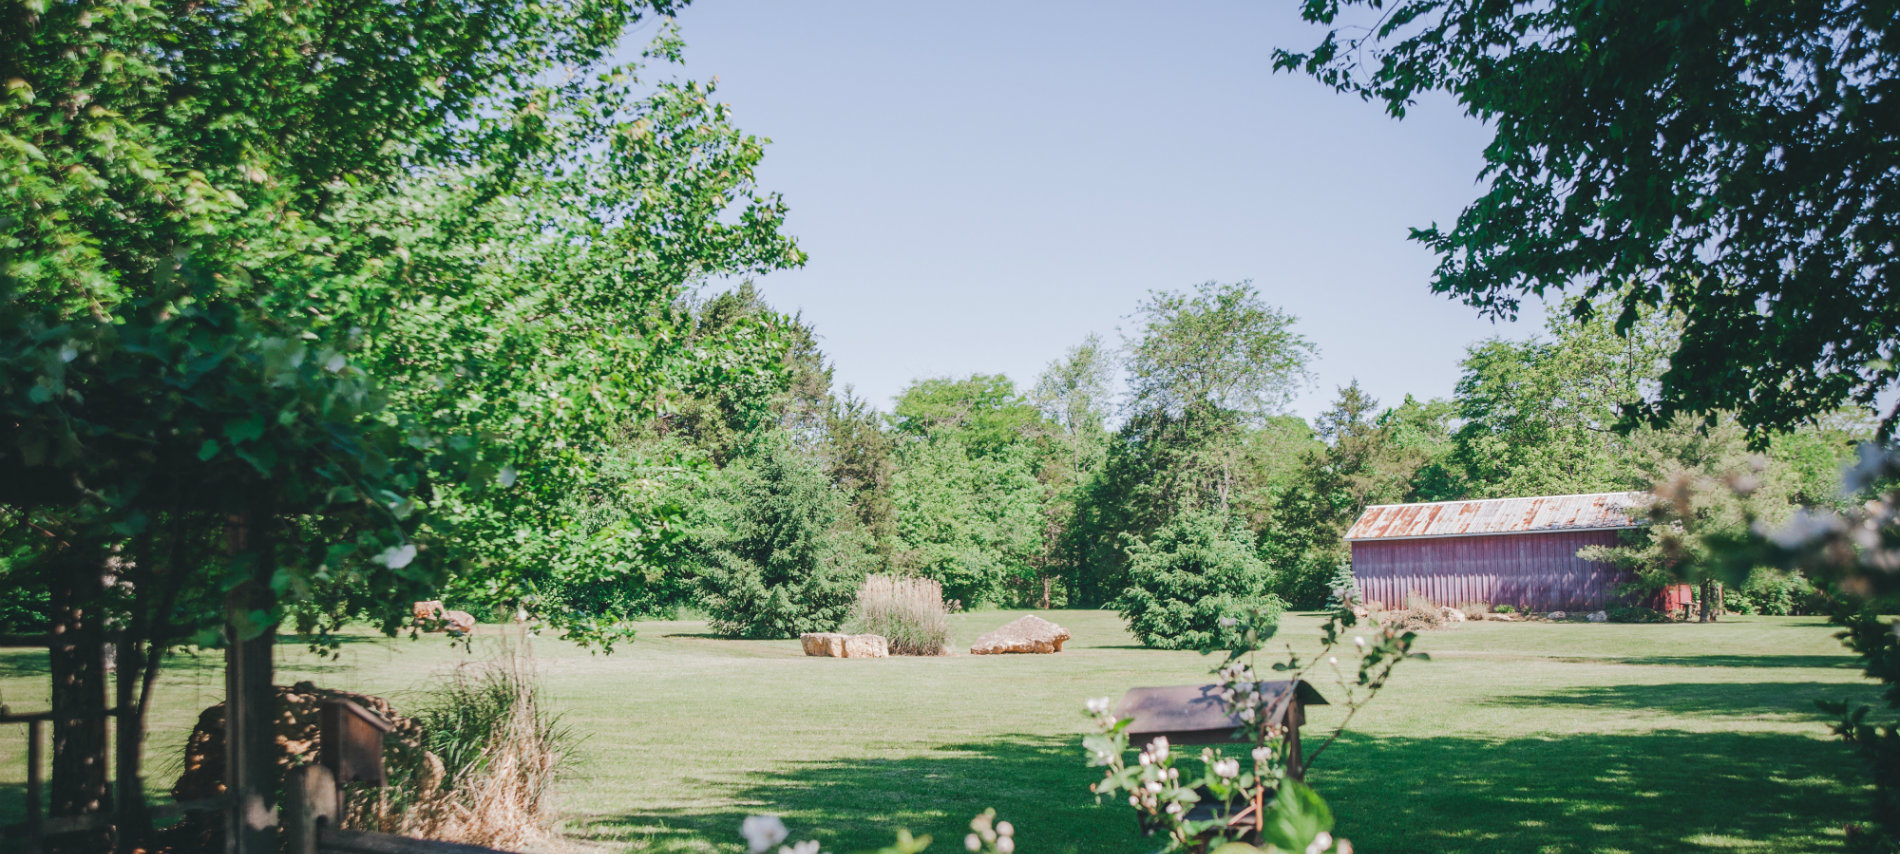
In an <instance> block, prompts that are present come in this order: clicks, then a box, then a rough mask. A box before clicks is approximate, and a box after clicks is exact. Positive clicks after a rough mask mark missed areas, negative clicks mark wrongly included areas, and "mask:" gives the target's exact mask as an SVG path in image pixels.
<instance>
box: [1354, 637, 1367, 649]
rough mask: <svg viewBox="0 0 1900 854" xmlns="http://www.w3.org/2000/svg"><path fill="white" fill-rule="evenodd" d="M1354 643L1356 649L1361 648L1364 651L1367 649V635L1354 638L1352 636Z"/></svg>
mask: <svg viewBox="0 0 1900 854" xmlns="http://www.w3.org/2000/svg"><path fill="white" fill-rule="evenodd" d="M1352 643H1353V646H1356V647H1359V648H1360V649H1362V650H1363V649H1365V648H1366V637H1365V635H1353V636H1352Z"/></svg>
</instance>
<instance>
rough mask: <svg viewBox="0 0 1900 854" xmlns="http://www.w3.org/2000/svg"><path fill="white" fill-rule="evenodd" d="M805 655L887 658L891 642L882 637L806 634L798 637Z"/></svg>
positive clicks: (820, 633) (821, 633) (825, 633)
mask: <svg viewBox="0 0 1900 854" xmlns="http://www.w3.org/2000/svg"><path fill="white" fill-rule="evenodd" d="M798 641H799V643H801V644H803V645H804V647H805V654H806V655H817V656H824V657H827V658H888V657H889V656H890V654H891V642H890V641H888V640H886V639H885V638H884V636H883V635H847V634H841V633H839V632H807V633H805V634H802V635H799V636H798Z"/></svg>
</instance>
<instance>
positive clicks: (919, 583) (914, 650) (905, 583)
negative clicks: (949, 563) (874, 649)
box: [848, 575, 950, 655]
mask: <svg viewBox="0 0 1900 854" xmlns="http://www.w3.org/2000/svg"><path fill="white" fill-rule="evenodd" d="M848 625H849V626H850V627H851V631H853V632H869V633H871V634H874V635H882V636H883V637H884V638H885V639H886V640H888V641H890V642H891V652H893V653H896V654H898V655H942V654H943V651H944V648H945V646H946V645H947V644H948V643H949V642H950V616H949V611H947V610H946V609H945V608H944V604H943V585H942V584H940V583H938V582H936V581H934V580H932V579H928V578H898V577H895V576H890V575H873V576H870V577H868V578H866V579H864V586H863V587H860V588H858V603H857V605H856V606H854V607H853V608H852V610H851V620H850V622H849V623H848Z"/></svg>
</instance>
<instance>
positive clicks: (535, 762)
mask: <svg viewBox="0 0 1900 854" xmlns="http://www.w3.org/2000/svg"><path fill="white" fill-rule="evenodd" d="M413 717H414V719H415V721H416V723H417V724H418V725H420V727H421V730H422V732H423V734H424V740H423V746H424V748H425V749H426V750H427V751H428V755H429V756H430V757H431V760H432V761H430V762H429V763H428V765H429V766H431V767H429V768H428V769H426V770H424V771H423V772H422V773H421V774H417V775H411V776H412V780H411V781H410V785H409V786H406V787H399V788H403V789H406V791H400V792H396V793H394V796H393V800H395V801H399V802H400V803H387V804H385V808H384V809H383V810H379V812H381V813H382V815H380V816H377V818H378V819H379V820H378V821H375V822H373V824H374V825H380V826H379V827H377V829H379V830H383V831H384V832H389V833H396V834H400V835H404V836H415V837H420V838H424V839H435V840H441V841H445V842H460V843H464V844H471V845H483V846H488V847H491V848H502V849H517V848H523V847H533V846H536V845H539V844H543V843H547V842H550V841H553V840H554V839H555V836H556V834H555V832H554V830H553V823H554V817H555V816H554V810H553V805H552V803H551V801H550V800H549V798H548V794H549V792H550V790H551V789H552V787H553V784H554V780H555V777H556V776H557V775H558V773H559V772H560V770H561V766H562V763H563V761H564V760H565V758H566V755H567V752H568V748H569V747H570V745H571V742H572V741H573V735H572V732H571V731H570V730H569V729H568V728H567V727H566V726H565V725H563V724H562V723H561V719H560V716H559V715H558V714H555V713H553V712H551V711H549V710H548V709H547V707H546V706H545V705H544V704H543V702H542V699H541V688H540V683H539V680H538V679H537V677H536V676H535V672H534V666H533V663H532V661H530V660H529V659H528V658H527V657H526V656H524V655H522V654H520V653H519V652H517V651H516V649H515V648H514V647H512V646H511V647H509V648H508V649H505V650H503V652H502V653H500V654H499V655H497V656H496V657H495V658H494V659H492V660H489V661H485V662H480V663H475V664H466V665H463V666H461V667H458V668H456V669H455V671H454V672H453V673H451V674H450V675H449V676H448V677H447V678H446V679H445V680H444V681H443V683H442V684H441V685H440V686H437V687H434V688H432V689H431V690H430V693H429V700H428V702H427V704H426V705H425V706H423V707H422V708H420V709H418V710H417V712H416V713H415V715H414V716H413ZM392 807H393V808H392Z"/></svg>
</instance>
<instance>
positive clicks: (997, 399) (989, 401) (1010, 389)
mask: <svg viewBox="0 0 1900 854" xmlns="http://www.w3.org/2000/svg"><path fill="white" fill-rule="evenodd" d="M891 414H892V422H893V424H895V425H896V429H897V431H898V432H899V433H903V434H906V435H910V436H922V437H935V436H944V435H949V436H954V437H956V439H957V441H959V442H961V443H962V444H963V446H964V447H965V448H967V449H969V451H970V453H972V454H976V455H978V456H988V455H991V454H996V453H1000V452H1002V451H1003V450H1004V449H1005V448H1008V447H1010V446H1012V445H1015V444H1018V443H1021V442H1026V441H1032V440H1034V439H1036V438H1037V437H1038V436H1039V434H1040V433H1041V432H1042V431H1043V428H1044V423H1043V420H1042V415H1041V413H1039V412H1037V411H1036V407H1034V406H1032V405H1030V403H1029V402H1028V401H1027V400H1024V399H1023V397H1022V395H1020V394H1018V393H1017V392H1016V384H1015V383H1014V382H1011V381H1010V379H1009V377H1006V376H1003V375H1002V374H972V375H970V376H969V377H967V378H965V379H949V378H943V377H939V378H933V379H924V380H918V381H916V382H913V383H911V384H910V386H909V387H908V388H905V389H904V391H903V392H902V393H901V394H899V395H898V396H897V402H896V405H895V406H894V407H892V410H891Z"/></svg>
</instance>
